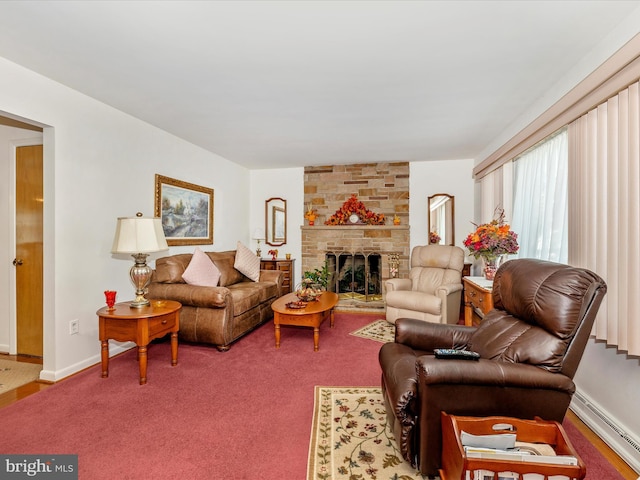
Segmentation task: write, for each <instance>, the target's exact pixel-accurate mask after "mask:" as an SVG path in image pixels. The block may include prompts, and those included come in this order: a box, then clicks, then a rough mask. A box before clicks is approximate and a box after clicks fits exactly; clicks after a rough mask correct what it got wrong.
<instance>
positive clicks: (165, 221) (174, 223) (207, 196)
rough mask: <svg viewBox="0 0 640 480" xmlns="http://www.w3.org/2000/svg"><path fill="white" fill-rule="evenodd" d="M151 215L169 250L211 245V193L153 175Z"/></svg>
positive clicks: (188, 184)
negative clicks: (158, 223)
mask: <svg viewBox="0 0 640 480" xmlns="http://www.w3.org/2000/svg"><path fill="white" fill-rule="evenodd" d="M154 191H155V195H154V215H155V216H156V217H160V219H161V220H162V229H163V230H164V236H165V237H166V239H167V244H168V245H169V246H176V245H209V244H213V206H214V204H213V200H214V197H213V189H212V188H207V187H201V186H200V185H194V184H193V183H188V182H183V181H182V180H176V179H175V178H170V177H165V176H163V175H158V174H156V177H155V190H154Z"/></svg>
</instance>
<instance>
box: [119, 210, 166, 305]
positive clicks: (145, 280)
mask: <svg viewBox="0 0 640 480" xmlns="http://www.w3.org/2000/svg"><path fill="white" fill-rule="evenodd" d="M165 250H169V246H168V245H167V240H166V239H165V238H164V232H163V230H162V221H161V220H160V218H143V217H142V213H140V212H138V213H137V214H136V216H135V217H121V218H118V224H117V225H116V235H115V237H114V239H113V247H112V248H111V253H130V254H131V256H132V257H133V259H134V261H135V264H134V265H133V267H131V270H130V271H129V276H130V277H131V282H132V283H133V286H134V287H136V298H135V300H133V302H131V304H130V306H131V307H132V308H142V307H145V306H147V305H149V300H147V299H146V298H145V296H144V295H145V293H146V288H147V286H148V285H149V283H150V282H151V273H152V270H151V267H149V266H148V265H147V257H148V256H149V254H150V253H155V252H162V251H165Z"/></svg>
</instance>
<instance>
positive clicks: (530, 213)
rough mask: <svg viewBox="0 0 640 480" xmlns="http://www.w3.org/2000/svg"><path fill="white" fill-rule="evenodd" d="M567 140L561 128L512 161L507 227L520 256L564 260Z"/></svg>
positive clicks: (563, 261)
mask: <svg viewBox="0 0 640 480" xmlns="http://www.w3.org/2000/svg"><path fill="white" fill-rule="evenodd" d="M567 143H568V141H567V129H566V128H565V129H562V130H561V131H560V132H559V133H557V134H556V135H555V136H553V137H551V138H550V139H548V140H545V141H544V142H542V143H541V144H539V145H537V146H535V147H534V148H532V149H531V150H529V151H528V152H525V153H524V154H522V155H521V156H520V157H518V158H517V159H516V160H515V161H514V162H513V170H514V172H513V175H514V180H513V217H512V218H511V229H512V230H513V231H514V232H516V233H517V234H518V244H519V245H520V250H519V252H518V257H520V258H539V259H542V260H550V261H553V262H560V263H567V261H568V220H567V181H568V179H567V165H568V159H567V157H568V145H567ZM507 220H508V218H507Z"/></svg>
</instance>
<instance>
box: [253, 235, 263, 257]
mask: <svg viewBox="0 0 640 480" xmlns="http://www.w3.org/2000/svg"><path fill="white" fill-rule="evenodd" d="M253 238H254V239H255V240H257V241H258V248H257V249H256V255H257V256H258V257H259V256H260V255H262V250H260V240H264V228H256V229H255V230H254V231H253Z"/></svg>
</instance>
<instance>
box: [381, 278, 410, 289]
mask: <svg viewBox="0 0 640 480" xmlns="http://www.w3.org/2000/svg"><path fill="white" fill-rule="evenodd" d="M411 284H412V282H411V279H409V278H390V279H389V280H386V281H385V282H384V285H385V287H386V290H387V292H394V291H398V290H411Z"/></svg>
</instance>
